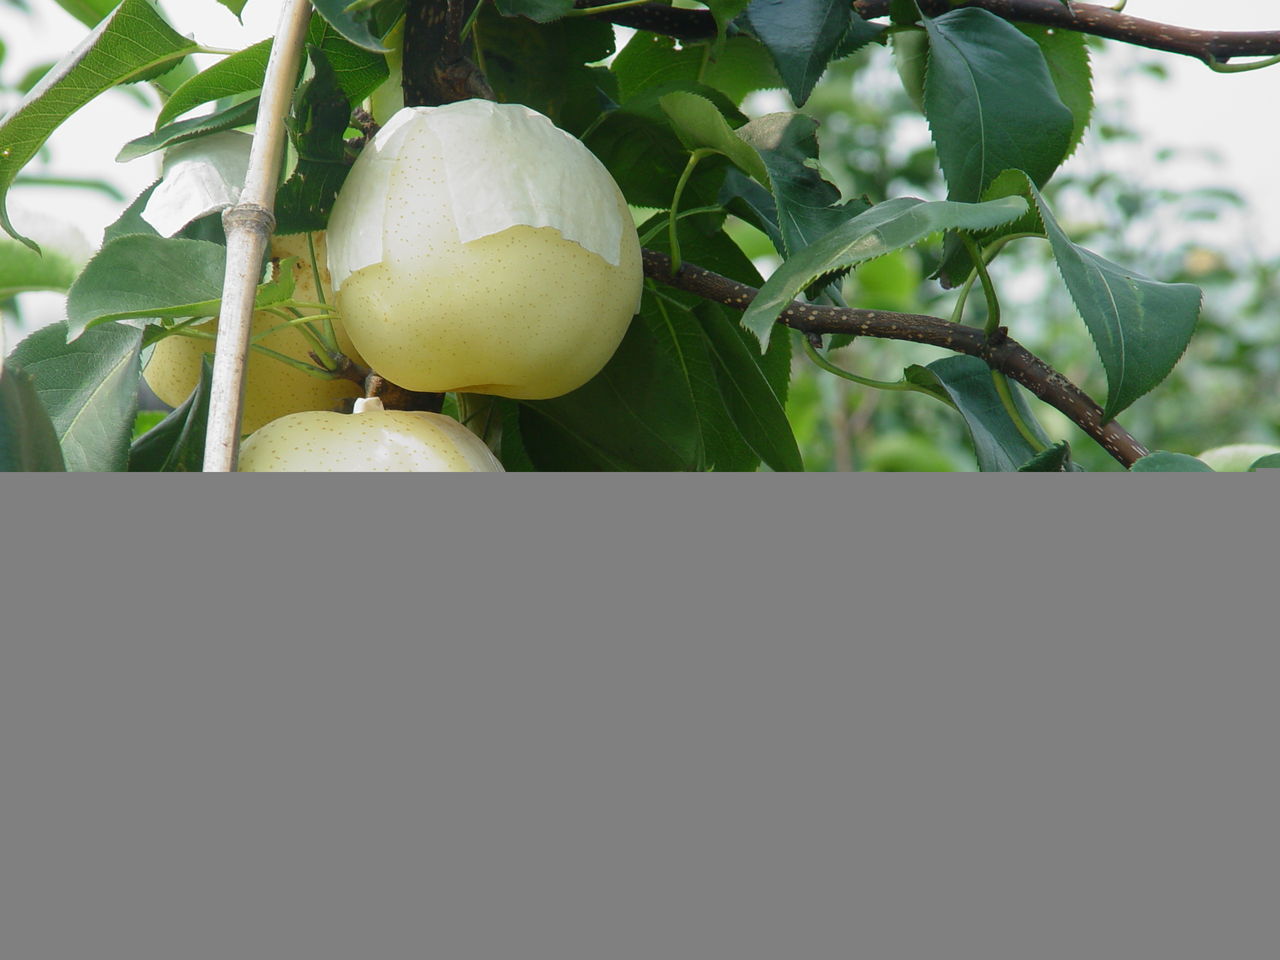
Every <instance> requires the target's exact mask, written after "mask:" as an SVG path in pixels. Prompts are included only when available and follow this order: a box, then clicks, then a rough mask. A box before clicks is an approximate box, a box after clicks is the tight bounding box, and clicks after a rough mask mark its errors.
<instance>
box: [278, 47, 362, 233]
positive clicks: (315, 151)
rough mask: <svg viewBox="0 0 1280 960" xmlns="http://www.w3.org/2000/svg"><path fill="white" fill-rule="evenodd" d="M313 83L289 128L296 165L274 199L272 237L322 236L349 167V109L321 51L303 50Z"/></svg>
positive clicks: (309, 83)
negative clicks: (314, 232)
mask: <svg viewBox="0 0 1280 960" xmlns="http://www.w3.org/2000/svg"><path fill="white" fill-rule="evenodd" d="M307 53H308V56H309V57H310V58H311V62H312V68H313V72H312V77H311V79H310V80H308V81H307V83H306V85H305V86H304V87H303V89H302V91H301V92H300V93H299V95H298V96H297V98H296V100H295V104H294V113H293V117H292V118H291V128H292V133H293V138H294V144H295V146H296V147H297V150H298V164H297V167H296V168H295V169H294V172H293V174H292V175H291V176H290V177H289V179H288V180H287V181H285V183H284V184H283V185H281V187H280V191H279V193H278V194H277V196H276V211H275V212H276V232H277V233H286V234H287V233H299V232H302V231H306V230H323V229H325V227H326V225H327V224H328V222H329V211H330V210H332V209H333V201H334V200H335V199H336V198H337V196H338V190H339V188H340V187H341V186H342V184H343V182H344V181H345V180H346V178H347V173H348V172H349V170H350V165H349V163H348V162H347V157H346V143H345V141H344V140H343V138H342V134H343V131H344V130H345V129H346V126H347V118H348V117H349V116H350V115H351V105H350V103H349V102H348V100H347V97H346V94H345V93H343V91H342V87H341V86H340V85H339V84H338V81H337V76H336V74H335V72H334V70H333V67H332V66H330V64H329V59H328V57H327V56H326V55H325V53H324V51H323V50H321V49H320V48H319V47H316V46H310V47H308V48H307Z"/></svg>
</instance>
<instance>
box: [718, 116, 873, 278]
mask: <svg viewBox="0 0 1280 960" xmlns="http://www.w3.org/2000/svg"><path fill="white" fill-rule="evenodd" d="M817 128H818V122H817V121H816V120H814V119H813V118H812V117H807V116H805V115H804V114H802V113H771V114H768V115H766V116H763V117H759V118H757V119H755V120H752V121H751V122H750V123H747V124H746V125H744V126H741V127H739V128H738V130H737V135H738V136H739V137H741V138H742V139H743V140H745V141H746V142H747V143H749V144H750V145H751V146H752V147H754V148H755V149H756V151H757V152H758V153H759V154H760V158H761V159H762V160H763V161H764V166H765V169H766V170H767V171H768V174H769V183H770V185H771V187H772V189H773V197H774V203H775V205H776V209H777V217H778V228H779V230H780V232H781V234H782V240H783V244H784V245H785V246H783V247H780V248H779V249H778V252H779V253H780V254H782V255H783V256H784V257H785V256H790V255H792V254H794V253H797V252H799V251H800V250H802V249H804V248H805V247H807V246H808V245H809V244H811V243H813V242H814V241H815V240H817V239H818V238H819V237H822V236H825V235H826V234H827V233H829V232H830V231H832V230H834V229H835V228H836V227H838V226H839V225H840V224H842V223H844V222H845V221H847V220H850V219H852V218H853V217H854V216H857V215H858V214H860V213H864V212H865V211H866V210H867V209H868V208H869V207H870V204H869V203H866V202H865V201H862V200H854V201H850V202H849V203H847V204H840V202H839V201H840V191H839V190H837V189H836V188H835V187H834V186H833V185H832V184H830V183H828V182H827V181H826V180H824V179H823V178H822V174H821V173H819V172H818V171H817V170H816V169H815V166H816V164H817V160H818V141H817V137H816V132H817Z"/></svg>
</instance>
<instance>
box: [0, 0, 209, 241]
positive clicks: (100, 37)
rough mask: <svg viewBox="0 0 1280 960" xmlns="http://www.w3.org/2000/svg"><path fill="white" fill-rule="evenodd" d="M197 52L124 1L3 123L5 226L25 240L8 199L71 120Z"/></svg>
mask: <svg viewBox="0 0 1280 960" xmlns="http://www.w3.org/2000/svg"><path fill="white" fill-rule="evenodd" d="M196 49H197V44H196V43H195V41H194V40H191V39H190V38H188V37H184V36H182V35H181V34H179V33H178V32H177V31H176V30H174V29H173V28H172V27H171V26H169V24H168V23H166V22H165V20H164V18H163V17H161V16H160V14H159V13H158V12H157V11H156V9H155V6H154V5H153V4H152V3H151V2H150V0H124V2H123V3H121V4H120V5H119V6H118V7H117V8H116V10H115V12H114V13H112V14H111V16H109V17H108V18H107V19H105V20H103V21H102V22H101V23H100V24H98V26H97V27H96V28H95V29H94V30H93V31H92V32H91V33H90V34H89V35H88V36H87V37H86V38H85V39H84V41H83V42H82V43H81V44H80V45H79V46H78V47H76V48H75V49H74V50H73V51H71V53H69V54H67V56H65V57H64V58H63V59H62V60H61V61H60V62H59V63H58V65H57V66H56V67H55V68H54V69H53V70H51V71H50V72H49V73H48V74H47V75H46V76H45V77H44V79H43V80H41V81H40V83H39V84H37V85H36V87H35V88H34V89H32V90H31V92H30V93H28V94H27V95H26V97H24V98H23V100H22V102H21V103H20V104H18V106H17V108H16V109H15V110H14V111H13V112H12V113H10V114H9V115H8V116H7V117H5V118H4V121H3V122H0V143H2V144H3V145H4V146H3V149H0V226H3V227H4V229H5V231H6V232H7V233H8V234H9V235H10V236H12V237H14V239H17V240H22V239H23V238H22V237H19V236H18V235H17V234H16V233H15V232H14V230H13V226H12V224H11V223H10V222H9V215H8V212H7V210H6V208H5V204H4V199H3V198H4V195H5V194H7V193H8V190H9V186H10V185H11V184H12V183H13V181H14V178H15V177H16V176H17V175H18V171H19V170H21V169H22V168H23V167H24V166H26V164H27V162H28V161H29V160H31V158H32V157H34V156H35V155H36V153H37V151H39V149H40V147H41V146H42V145H43V144H44V142H45V141H46V140H47V139H48V138H49V135H50V134H52V133H53V131H54V130H55V129H57V127H58V126H59V125H60V124H61V123H62V122H63V121H64V120H66V119H67V117H69V116H71V114H73V113H75V112H76V111H77V110H79V109H80V108H81V107H83V106H84V105H85V104H86V103H88V102H89V101H91V100H92V99H94V98H95V97H96V96H98V94H100V93H102V92H103V91H105V90H108V89H110V88H111V87H114V86H116V85H118V84H122V83H131V82H133V81H135V80H145V79H148V78H150V77H152V76H154V75H155V74H156V73H157V72H159V71H162V70H163V69H165V68H166V67H167V66H169V65H172V64H173V63H174V62H176V61H178V60H180V59H182V58H183V57H185V56H186V55H187V54H188V53H191V52H193V51H194V50H196ZM28 246H33V244H31V243H30V242H28Z"/></svg>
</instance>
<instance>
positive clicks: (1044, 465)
mask: <svg viewBox="0 0 1280 960" xmlns="http://www.w3.org/2000/svg"><path fill="white" fill-rule="evenodd" d="M1069 469H1071V445H1070V444H1069V443H1067V441H1065V440H1060V441H1058V442H1057V443H1055V444H1054V445H1053V446H1052V447H1049V448H1048V449H1047V450H1041V451H1040V452H1039V453H1037V454H1036V455H1035V456H1034V457H1032V458H1031V459H1030V460H1028V461H1027V462H1026V463H1024V464H1023V465H1022V466H1020V467H1019V468H1018V472H1019V473H1064V472H1066V471H1067V470H1069Z"/></svg>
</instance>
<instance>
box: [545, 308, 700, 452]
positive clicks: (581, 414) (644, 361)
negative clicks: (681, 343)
mask: <svg viewBox="0 0 1280 960" xmlns="http://www.w3.org/2000/svg"><path fill="white" fill-rule="evenodd" d="M649 299H651V298H650V297H648V296H646V300H649ZM681 379H682V378H681V376H680V371H679V370H678V369H673V363H672V359H671V356H670V353H669V352H668V351H666V350H664V349H663V345H662V343H661V342H660V340H659V339H658V336H656V335H655V331H654V329H653V325H652V324H651V323H646V322H645V321H644V320H641V319H640V318H636V319H635V320H632V321H631V326H630V328H629V329H628V330H627V335H626V336H625V337H624V338H623V340H622V343H621V345H620V346H619V347H618V350H617V352H616V353H615V354H614V355H613V359H611V360H610V361H609V363H608V364H606V365H605V368H604V369H603V370H602V371H601V372H600V373H599V374H597V375H596V376H595V377H593V378H592V379H591V380H590V381H589V382H588V383H587V384H586V385H584V386H582V387H580V388H578V389H577V390H575V391H573V392H572V393H569V394H566V395H565V396H563V397H557V398H556V399H554V400H537V401H532V402H526V403H524V404H523V405H522V407H521V411H520V434H521V437H522V438H523V440H524V446H525V449H526V450H527V451H528V454H529V457H530V458H531V460H532V462H533V463H534V465H535V466H536V467H537V468H538V469H539V470H544V471H547V470H555V471H561V470H575V471H577V470H591V471H598V470H621V471H650V470H663V471H666V470H702V469H704V468H705V460H704V458H703V455H702V453H703V452H702V450H701V449H700V448H699V444H698V439H699V437H698V431H697V429H696V426H694V423H695V421H694V415H693V410H692V404H691V402H690V400H689V393H688V390H687V381H685V382H684V383H681V382H680V381H681ZM673 387H674V388H673Z"/></svg>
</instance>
